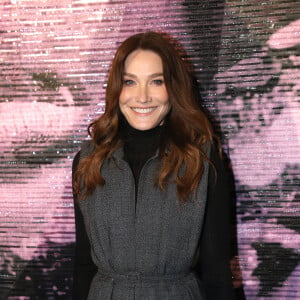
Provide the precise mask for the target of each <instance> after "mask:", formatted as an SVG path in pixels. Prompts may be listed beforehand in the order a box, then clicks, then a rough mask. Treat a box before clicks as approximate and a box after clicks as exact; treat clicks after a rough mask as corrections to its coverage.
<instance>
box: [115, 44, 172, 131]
mask: <svg viewBox="0 0 300 300" xmlns="http://www.w3.org/2000/svg"><path fill="white" fill-rule="evenodd" d="M119 105H120V110H121V112H122V113H123V115H124V116H125V118H126V120H127V121H128V123H129V124H130V125H131V126H132V127H134V128H136V129H139V130H147V129H151V128H154V127H155V126H157V125H159V124H162V122H163V120H164V118H165V116H166V115H167V113H168V112H169V110H170V103H169V96H168V93H167V89H166V85H165V82H164V76H163V64H162V60H161V58H160V56H159V55H158V54H156V53H155V52H153V51H149V50H141V49H138V50H135V51H133V52H132V53H131V54H130V55H129V56H128V57H127V59H126V60H125V65H124V78H123V87H122V90H121V94H120V98H119Z"/></svg>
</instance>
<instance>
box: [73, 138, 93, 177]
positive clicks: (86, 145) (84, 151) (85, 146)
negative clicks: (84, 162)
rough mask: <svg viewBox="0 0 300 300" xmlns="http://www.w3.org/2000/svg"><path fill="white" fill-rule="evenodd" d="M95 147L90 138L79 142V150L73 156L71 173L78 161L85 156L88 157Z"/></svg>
mask: <svg viewBox="0 0 300 300" xmlns="http://www.w3.org/2000/svg"><path fill="white" fill-rule="evenodd" d="M94 149H95V146H94V143H93V141H91V140H86V141H84V142H83V143H82V144H81V147H80V150H79V151H78V152H77V153H76V155H75V156H74V158H73V164H72V170H73V173H74V172H75V171H76V170H77V167H78V164H79V161H80V160H81V159H83V158H85V157H88V156H89V155H91V154H92V153H93V151H94Z"/></svg>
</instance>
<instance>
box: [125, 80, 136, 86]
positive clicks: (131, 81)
mask: <svg viewBox="0 0 300 300" xmlns="http://www.w3.org/2000/svg"><path fill="white" fill-rule="evenodd" d="M123 84H124V85H126V86H131V85H134V81H133V80H132V79H124V80H123Z"/></svg>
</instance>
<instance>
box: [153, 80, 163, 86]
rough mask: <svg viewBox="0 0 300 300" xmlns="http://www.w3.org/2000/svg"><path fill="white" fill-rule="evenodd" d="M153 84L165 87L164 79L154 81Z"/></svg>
mask: <svg viewBox="0 0 300 300" xmlns="http://www.w3.org/2000/svg"><path fill="white" fill-rule="evenodd" d="M152 83H153V84H154V85H163V84H164V81H163V79H154V80H152Z"/></svg>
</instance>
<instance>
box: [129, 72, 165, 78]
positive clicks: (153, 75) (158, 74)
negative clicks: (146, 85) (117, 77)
mask: <svg viewBox="0 0 300 300" xmlns="http://www.w3.org/2000/svg"><path fill="white" fill-rule="evenodd" d="M124 76H128V77H132V78H137V77H138V76H136V75H134V74H131V73H124ZM160 76H164V74H163V73H153V74H150V75H149V77H150V78H154V77H160Z"/></svg>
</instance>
